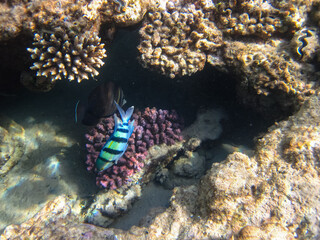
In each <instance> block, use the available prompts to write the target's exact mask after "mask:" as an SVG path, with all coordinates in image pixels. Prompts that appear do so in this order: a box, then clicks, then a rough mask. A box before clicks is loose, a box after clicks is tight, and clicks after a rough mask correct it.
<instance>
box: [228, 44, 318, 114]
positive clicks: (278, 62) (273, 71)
mask: <svg viewBox="0 0 320 240" xmlns="http://www.w3.org/2000/svg"><path fill="white" fill-rule="evenodd" d="M287 45H288V46H290V44H289V43H288V44H287ZM282 46H283V42H282V41H275V40H273V41H270V42H269V43H265V44H258V43H245V42H240V41H232V42H229V43H228V44H227V47H226V48H225V52H224V53H223V54H224V56H223V59H224V60H225V63H226V65H227V67H228V69H229V70H230V72H235V74H236V75H237V76H240V81H238V94H239V96H241V98H242V101H243V102H244V103H246V104H247V105H252V106H254V107H255V108H256V109H258V110H261V111H262V112H263V111H266V109H267V111H268V109H269V110H270V109H272V112H273V113H274V114H278V112H279V111H280V112H282V113H283V112H290V111H292V110H293V109H294V110H296V108H297V107H298V106H300V105H301V103H302V102H303V101H304V100H305V99H306V97H307V96H310V95H312V94H314V93H315V89H316V87H317V86H318V84H317V82H316V74H315V72H314V66H313V65H310V64H304V65H302V64H300V63H299V62H297V61H295V60H294V59H293V57H292V56H291V55H290V54H289V53H288V51H286V49H284V48H282ZM263 109H264V110H263Z"/></svg>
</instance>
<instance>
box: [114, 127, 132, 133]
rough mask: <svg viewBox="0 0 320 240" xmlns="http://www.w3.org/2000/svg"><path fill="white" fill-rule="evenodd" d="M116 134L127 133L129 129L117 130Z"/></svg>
mask: <svg viewBox="0 0 320 240" xmlns="http://www.w3.org/2000/svg"><path fill="white" fill-rule="evenodd" d="M117 132H122V133H128V132H129V129H125V128H118V129H117Z"/></svg>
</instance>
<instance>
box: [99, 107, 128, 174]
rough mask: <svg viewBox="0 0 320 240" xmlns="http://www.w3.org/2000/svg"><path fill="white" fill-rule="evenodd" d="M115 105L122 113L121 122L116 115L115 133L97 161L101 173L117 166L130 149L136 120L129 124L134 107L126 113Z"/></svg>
mask: <svg viewBox="0 0 320 240" xmlns="http://www.w3.org/2000/svg"><path fill="white" fill-rule="evenodd" d="M115 105H116V107H117V109H118V111H119V113H120V116H121V119H122V120H120V119H119V118H118V117H117V115H116V114H114V122H115V125H114V131H113V133H112V135H111V136H110V138H109V139H108V140H107V142H106V144H105V145H104V146H103V148H102V150H101V152H100V154H99V156H98V158H97V161H96V168H97V170H98V171H99V172H101V171H103V170H106V169H108V168H109V167H111V166H112V165H113V164H117V162H118V160H119V159H120V158H121V156H122V155H123V154H124V152H125V151H126V150H127V147H128V139H129V138H130V136H131V134H132V132H133V129H134V126H133V123H134V120H133V121H131V122H130V123H129V120H130V117H131V115H132V113H133V109H134V107H133V106H132V107H130V108H128V109H127V111H126V112H124V111H123V109H122V108H121V107H120V106H119V105H118V104H117V103H116V102H115Z"/></svg>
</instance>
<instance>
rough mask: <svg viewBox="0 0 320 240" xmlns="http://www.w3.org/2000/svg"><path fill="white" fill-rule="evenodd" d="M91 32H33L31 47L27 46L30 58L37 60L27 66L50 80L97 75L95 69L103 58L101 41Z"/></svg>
mask: <svg viewBox="0 0 320 240" xmlns="http://www.w3.org/2000/svg"><path fill="white" fill-rule="evenodd" d="M100 40H101V39H100V38H99V37H98V36H97V35H95V34H93V33H85V34H81V35H80V36H78V35H76V34H75V33H74V32H72V31H69V32H65V31H63V30H62V29H61V30H58V31H56V32H55V33H52V34H50V35H49V34H47V33H42V34H38V33H36V34H35V35H34V43H33V45H34V46H35V48H28V49H27V50H28V51H29V52H31V58H32V59H35V60H37V61H36V62H34V63H33V66H31V67H30V69H32V70H36V71H37V76H44V77H47V78H49V79H50V80H51V81H56V80H60V79H62V78H68V79H69V80H70V81H72V80H77V81H78V82H81V81H82V80H83V79H89V76H90V75H91V76H92V77H93V76H97V75H98V74H99V72H98V71H97V70H96V69H97V68H100V67H101V66H103V65H104V62H103V61H102V59H103V58H104V57H106V56H107V55H106V50H105V49H104V44H103V43H100Z"/></svg>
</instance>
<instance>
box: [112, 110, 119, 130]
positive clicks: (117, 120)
mask: <svg viewBox="0 0 320 240" xmlns="http://www.w3.org/2000/svg"><path fill="white" fill-rule="evenodd" d="M113 118H114V130H113V132H116V131H117V129H118V126H119V125H120V121H121V120H120V119H119V118H118V117H117V115H116V114H114V115H113Z"/></svg>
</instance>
